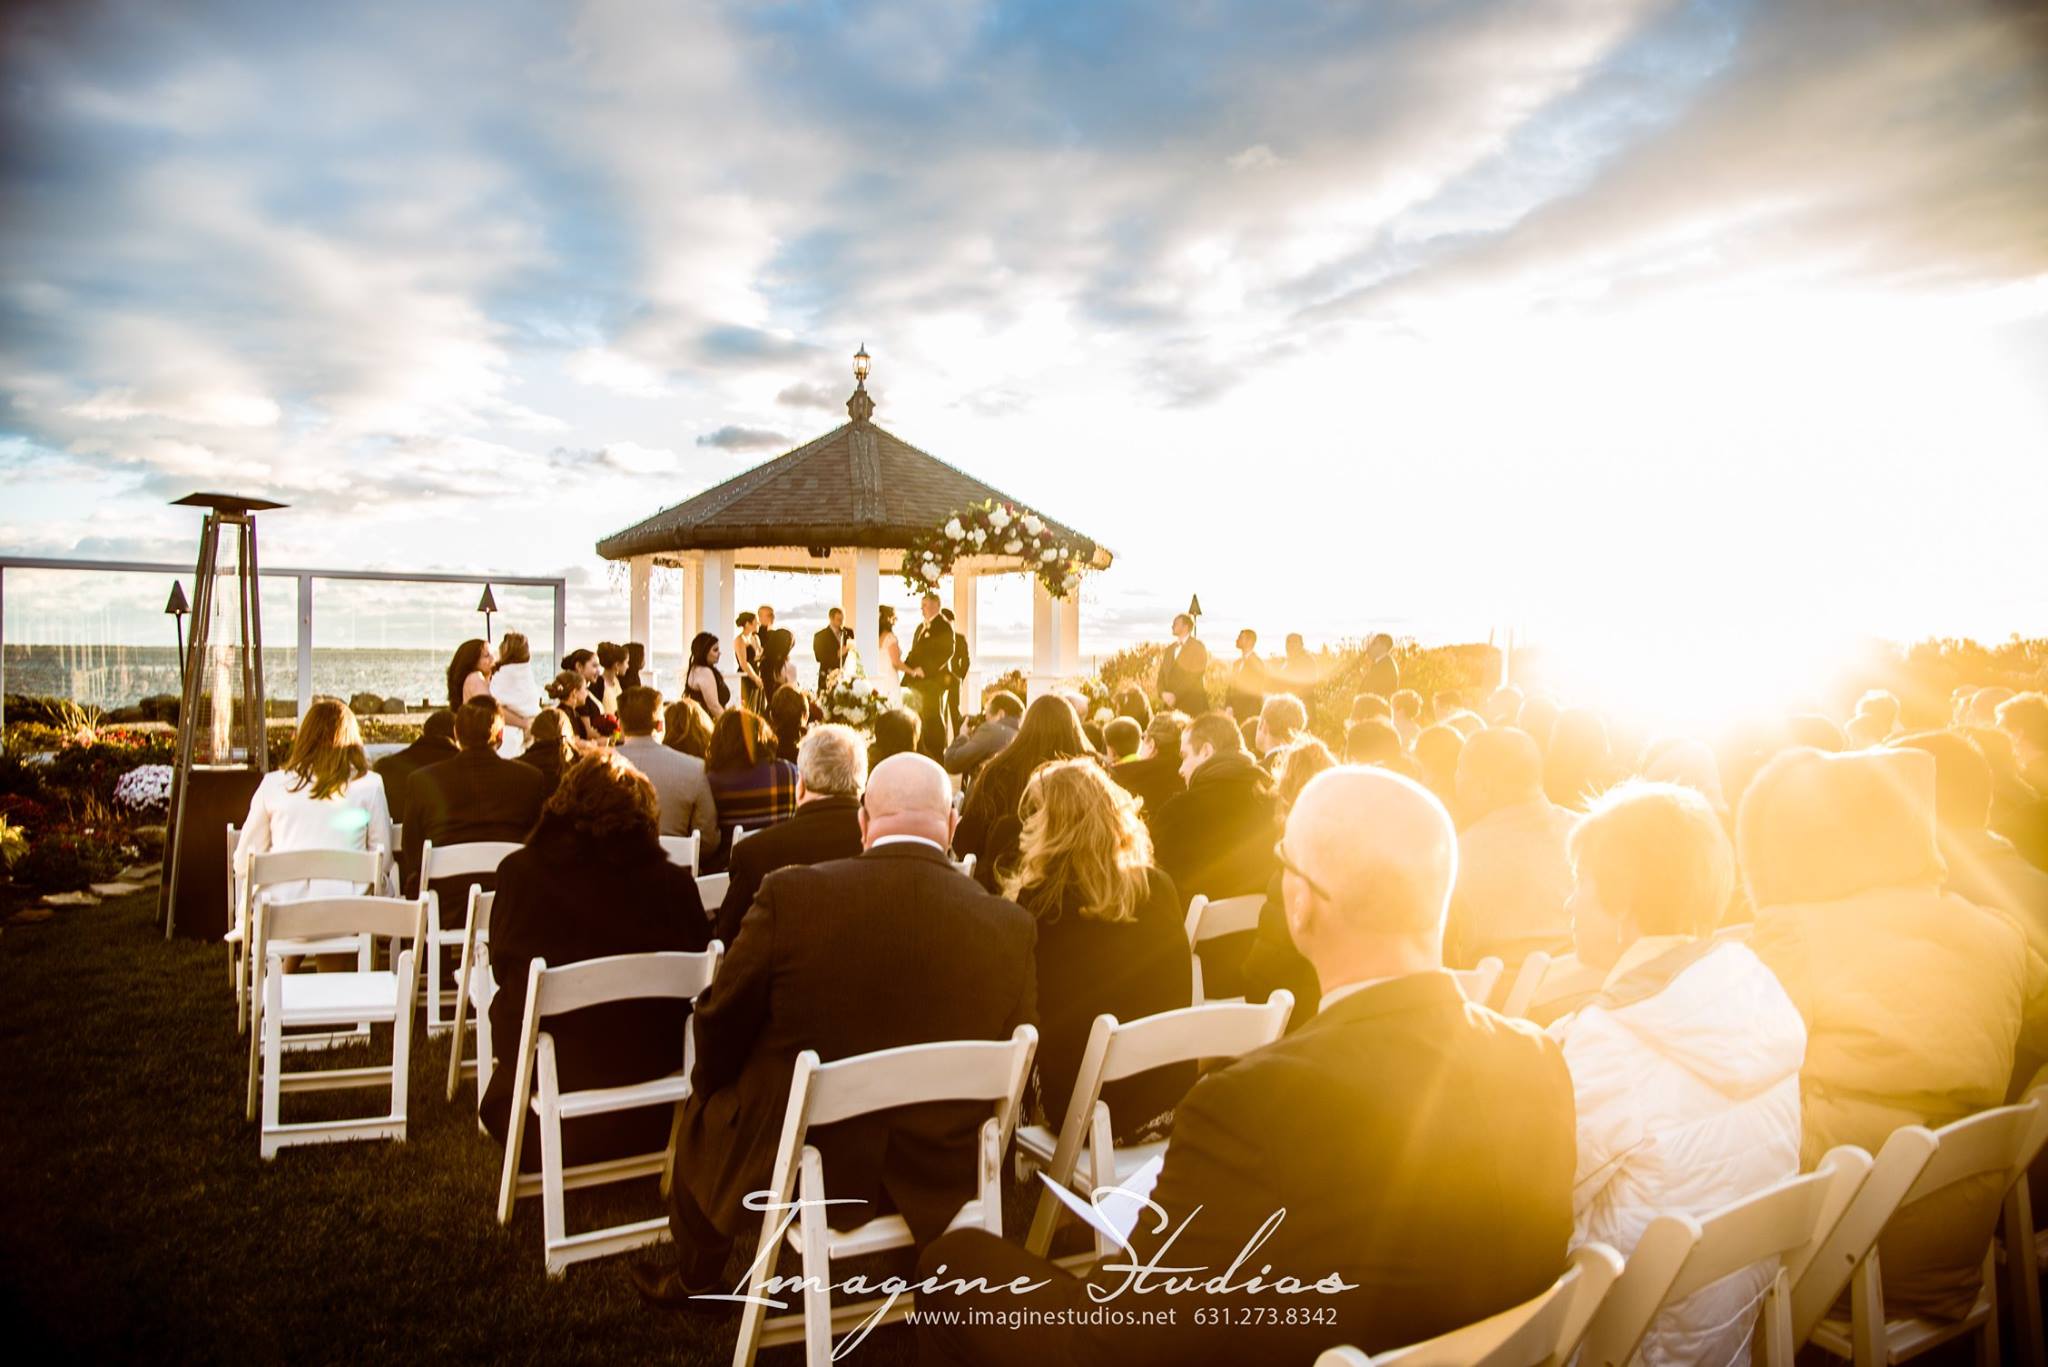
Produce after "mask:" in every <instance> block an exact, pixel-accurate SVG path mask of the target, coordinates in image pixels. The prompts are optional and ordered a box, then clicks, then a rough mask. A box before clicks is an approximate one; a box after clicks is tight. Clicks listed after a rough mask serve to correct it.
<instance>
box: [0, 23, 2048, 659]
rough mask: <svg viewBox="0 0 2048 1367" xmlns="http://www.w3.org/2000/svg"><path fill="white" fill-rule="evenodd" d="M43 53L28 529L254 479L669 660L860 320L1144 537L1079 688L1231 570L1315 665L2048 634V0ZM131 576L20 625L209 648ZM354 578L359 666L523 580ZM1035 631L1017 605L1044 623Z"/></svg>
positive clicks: (839, 367) (299, 550)
mask: <svg viewBox="0 0 2048 1367" xmlns="http://www.w3.org/2000/svg"><path fill="white" fill-rule="evenodd" d="M0 33H4V50H0V71H4V76H5V106H4V109H5V114H4V132H0V490H4V492H0V551H5V552H10V553H16V554H39V555H79V556H92V557H101V558H116V559H147V560H172V561H176V560H189V559H190V558H191V556H192V553H193V552H192V548H193V546H194V544H195V539H196V534H197V519H196V517H194V515H193V514H191V513H190V512H189V511H188V510H183V509H171V508H169V507H167V506H166V505H167V503H168V501H169V500H171V499H173V498H177V497H179V496H181V495H183V494H186V493H188V492H191V491H193V490H194V489H202V488H204V489H213V488H227V489H232V490H236V491H241V492H248V493H257V494H262V495H265V496H268V497H270V498H273V499H276V500H279V501H281V502H284V503H287V504H289V505H290V507H289V508H288V509H286V510H283V511H280V512H276V513H272V514H267V515H265V516H264V518H263V519H262V523H261V525H262V537H263V541H264V556H265V559H266V561H267V562H268V563H271V564H294V565H320V566H337V567H348V568H379V569H399V570H404V569H430V570H443V571H456V572H484V573H488V572H496V573H501V574H529V575H545V576H553V575H560V576H563V577H565V578H566V579H567V580H568V581H569V584H570V594H571V598H570V635H571V637H572V639H573V640H574V641H578V642H591V641H595V640H596V639H599V638H601V637H606V638H614V639H623V637H624V635H625V629H626V611H627V607H626V599H625V592H624V587H623V584H622V582H621V580H620V578H619V576H618V575H617V574H616V573H615V572H612V571H610V570H608V567H607V566H606V565H605V563H604V562H603V561H601V560H600V559H599V558H598V557H597V556H596V554H595V551H594V549H593V545H594V543H595V542H596V541H597V540H598V539H599V538H600V537H602V536H604V535H606V534H608V533H610V532H613V531H616V530H618V529H620V528H622V527H625V526H628V525H630V524H632V523H634V522H636V521H638V520H640V519H641V518H642V517H644V516H646V515H648V514H650V513H652V512H654V511H655V510H656V509H658V508H660V507H663V506H666V505H669V504H672V503H675V502H679V501H681V500H682V499H684V498H687V497H689V496H691V495H692V494H694V493H696V492H698V491H699V490H701V489H703V488H706V487H708V486H709V485H711V484H713V483H716V482H717V481H719V480H722V479H725V478H727V477H729V476H731V475H733V474H736V473H738V472H740V471H741V470H744V469H746V468H748V467H749V466H751V465H753V464H755V463H758V462H759V461H762V460H765V459H768V458H770V457H772V456H774V455H776V454H778V453H779V452H780V451H782V450H785V449H787V448H788V447H790V446H793V445H796V444H798V443H800V442H801V441H804V440H807V439H808V438H810V437H812V436H815V435H818V434H821V433H823V432H824V431H827V430H829V429H830V428H831V427H833V426H835V425H837V423H839V422H841V421H843V420H844V412H843V404H844V401H845V398H846V395H847V393H848V391H849V390H850V388H851V383H850V382H851V376H850V372H849V357H850V355H851V353H852V352H853V351H854V350H855V349H856V348H857V347H859V346H861V345H862V344H863V343H864V344H865V345H866V347H867V349H868V351H869V352H871V353H872V354H873V356H874V358H875V361H874V377H873V380H872V382H871V387H872V388H873V390H874V391H875V394H876V398H877V401H878V412H877V414H876V421H877V422H879V423H881V424H883V425H884V426H886V427H888V428H889V429H890V430H891V431H893V432H895V433H896V434H897V435H899V436H901V437H903V438H905V439H906V440H909V441H911V442H913V443H915V444H917V445H919V446H921V447H923V448H924V449H926V450H929V451H932V452H934V453H936V454H938V455H940V456H941V457H943V458H944V459H946V460H949V461H951V462H952V463H954V464H956V465H958V466H960V467H962V468H964V469H966V470H968V471H970V472H972V473H973V474H975V475H977V476H979V477H981V478H983V479H985V480H987V481H989V482H990V483H992V484H994V485H996V486H997V487H999V488H1001V489H1003V490H1005V491H1007V492H1009V493H1010V494H1012V495H1014V496H1016V497H1017V498H1019V499H1021V500H1023V501H1025V502H1026V503H1028V504H1031V505H1033V506H1036V507H1038V508H1041V509H1043V510H1044V511H1045V512H1047V513H1049V514H1051V515H1053V516H1055V517H1058V518H1060V519H1062V520H1064V521H1066V522H1069V523H1071V524H1073V525H1075V526H1078V527H1080V528H1081V529H1082V530H1083V531H1085V532H1087V533H1089V534H1090V535H1092V536H1094V537H1095V538H1096V539H1097V540H1099V541H1100V542H1102V543H1103V544H1105V545H1107V546H1109V547H1110V548H1111V549H1112V550H1114V551H1115V552H1116V554H1117V562H1116V565H1115V567H1114V568H1113V569H1111V570H1110V571H1109V572H1107V573H1106V574H1104V575H1102V576H1098V577H1095V578H1094V579H1092V580H1091V581H1090V583H1089V586H1088V588H1087V589H1086V591H1085V593H1084V596H1083V607H1082V634H1083V652H1084V655H1093V654H1099V653H1101V652H1104V651H1107V650H1110V649H1113V648H1115V647H1116V646H1118V645H1120V644H1123V643H1125V642H1127V641H1130V640H1134V639H1138V638H1142V637H1153V638H1156V637H1159V636H1161V635H1163V633H1164V627H1165V619H1166V618H1167V617H1168V616H1170V615H1171V613H1172V612H1173V611H1175V610H1177V609H1178V608H1179V607H1181V606H1183V605H1184V604H1185V602H1186V599H1187V597H1188V595H1189V594H1190V593H1199V594H1200V596H1201V598H1202V602H1203V605H1204V607H1205V608H1206V609H1207V613H1208V616H1207V617H1206V618H1205V620H1204V623H1203V626H1204V632H1205V634H1206V635H1211V636H1212V637H1213V636H1225V637H1227V636H1228V635H1230V634H1233V633H1234V632H1235V630H1236V629H1237V628H1238V627H1239V626H1240V625H1251V626H1255V627H1257V628H1259V629H1260V630H1261V631H1262V633H1264V634H1265V635H1266V637H1267V639H1268V640H1269V641H1270V642H1272V643H1273V644H1275V645H1277V643H1278V639H1279V637H1280V636H1281V635H1282V634H1283V633H1285V632H1287V631H1291V630H1299V631H1302V632H1304V633H1305V634H1307V635H1308V637H1309V639H1310V640H1311V641H1312V642H1319V641H1324V640H1334V639H1338V638H1344V637H1355V636H1360V635H1363V634H1364V633H1366V632H1369V631H1373V630H1378V629H1382V628H1384V629H1388V630H1392V631H1394V632H1396V633H1397V634H1403V635H1414V636H1417V637H1419V638H1422V639H1425V640H1443V639H1472V638H1483V636H1484V635H1485V633H1487V632H1489V631H1497V630H1504V629H1505V628H1507V627H1510V626H1512V627H1513V628H1514V629H1515V631H1516V632H1517V634H1518V636H1522V637H1525V638H1533V639H1537V640H1544V641H1555V642H1562V643H1568V644H1570V645H1572V646H1573V647H1574V648H1577V649H1580V650H1583V651H1585V652H1587V653H1588V655H1589V657H1592V656H1597V655H1598V654H1599V652H1601V651H1602V650H1606V651H1610V652H1612V651H1619V650H1630V651H1634V652H1637V653H1638V654H1640V653H1641V651H1642V650H1643V649H1644V648H1645V643H1646V642H1652V641H1661V642H1665V643H1667V644H1668V645H1669V650H1667V651H1666V652H1665V653H1664V654H1663V655H1660V656H1658V657H1657V658H1660V659H1670V660H1672V661H1673V662H1674V663H1675V662H1679V661H1682V660H1683V659H1684V658H1685V652H1686V651H1687V650H1688V649H1689V650H1690V651H1692V652H1694V653H1695V654H1698V653H1699V652H1703V651H1711V652H1716V653H1718V652H1730V651H1755V650H1758V649H1765V648H1775V644H1774V643H1787V642H1791V643H1796V642H1802V641H1803V642H1808V643H1811V642H1814V641H1818V640H1822V639H1834V638H1837V637H1841V636H1845V635H1850V634H1857V633H1877V634H1881V635H1885V636H1889V637H1892V638H1896V639H1905V638H1914V637H1920V636H1926V635H1964V634H1968V635H1976V636H1979V637H1989V638H2003V637H2004V636H2005V635H2006V634H2007V633H2010V632H2014V631H2018V632H2027V633H2034V634H2041V633H2048V555H2044V554H2043V549H2042V544H2041V543H2042V535H2041V533H2042V528H2043V525H2044V516H2043V512H2042V510H2043V509H2044V508H2048V8H2044V7H2042V6H2038V5H2031V4H2021V3H2001V4H1978V3H1968V2H1966V0H1950V2H1949V3H1942V4H1937V5H1929V4H1924V3H1883V2H1881V0H1869V2H1858V3H1848V2H1847V0H1844V2H1843V3H1820V4H1816V3H1797V2H1796V0H1795V2H1792V3H1763V2H1762V0H1755V2H1749V3H1745V2H1743V0H1735V2H1732V3H1722V2H1719V0H1712V2H1707V0H1703V2H1701V3H1683V2H1679V3H1667V2H1664V0H1613V2H1612V3H1585V2H1583V0H1514V2H1513V3H1504V2H1495V3H1483V2H1481V0H1439V2H1437V3H1423V2H1421V0H1413V2H1411V3H1385V4H1340V3H1329V2H1327V0H1324V2H1322V3H1312V4H1293V3H1278V2H1277V0H1262V3H1258V4H1242V5H1233V4H1223V3H1208V2H1205V0H1174V2H1172V3H1158V4H1140V5H1111V4H1102V3H1071V4H1069V3H1051V2H1045V0H1041V2H1040V3H1030V4H999V3H975V2H974V0H905V2H901V3H899V2H897V0H864V2H863V3H859V4H818V5H811V4H749V5H738V4H735V5H728V6H721V5H696V4H679V3H668V4H652V3H639V2H629V0H590V2H587V3H571V2H570V0H478V2H477V3H441V2H437V0H404V2H403V3H390V4H382V3H362V4H349V5H321V6H312V5H276V4H271V3H263V2H262V0H256V2H252V3H198V2H197V0H154V2H153V3H142V2H141V0H133V2H130V3H99V2H97V0H69V2H68V3H63V4H46V5H42V6H37V5H33V4H20V3H17V4H14V5H10V6H8V7H7V9H6V17H5V18H4V20H0ZM102 578H103V579H104V580H105V581H106V582H98V583H87V582H84V581H81V580H79V579H76V578H71V577H66V578H62V579H30V578H29V577H27V576H24V575H21V574H19V573H17V574H16V575H13V576H10V577H9V578H8V580H7V585H8V589H9V592H8V593H7V595H6V611H7V614H8V616H7V623H8V626H7V631H8V638H9V640H12V641H19V640H22V639H25V638H26V635H33V634H35V633H36V632H38V631H41V632H45V633H47V632H59V633H61V632H63V631H67V630H69V631H73V632H80V631H83V632H87V633H91V632H99V633H102V634H116V635H118V634H121V633H123V632H134V633H139V635H138V636H137V639H143V640H155V639H156V638H158V637H160V636H164V635H165V632H164V628H163V626H162V623H161V619H154V620H152V619H151V617H150V614H151V612H153V610H154V609H156V608H157V607H159V606H160V604H161V600H162V595H163V592H164V586H163V585H162V584H161V583H160V582H158V581H157V580H156V579H149V580H147V582H140V581H138V580H133V579H131V578H130V577H129V576H105V577H102ZM114 585H118V586H120V587H118V588H116V587H113V586H114ZM320 595H321V597H320V601H321V602H322V603H323V604H328V605H330V611H328V612H327V613H326V614H324V615H322V616H321V617H320V622H321V627H320V630H321V633H322V642H323V644H325V643H333V644H364V645H375V644H414V643H418V644H439V643H441V642H442V638H443V637H446V636H448V635H449V634H450V633H451V632H454V631H457V630H460V631H462V632H464V633H465V634H466V632H467V631H468V630H469V629H470V628H469V627H468V625H467V624H466V613H467V609H468V607H469V606H471V605H472V604H471V602H470V600H471V599H473V597H474V591H473V590H462V589H453V590H433V591H428V590H423V589H415V590H409V591H406V592H405V593H404V594H403V595H385V596H383V597H378V596H377V595H375V594H374V593H372V592H371V591H368V590H342V589H339V588H336V589H332V590H330V589H329V588H327V587H323V588H322V589H321V590H320ZM351 595H353V596H351ZM740 596H741V598H742V599H743V600H745V601H750V602H751V601H754V600H756V599H757V598H758V599H761V600H768V601H776V602H778V603H779V604H780V605H782V606H783V608H784V611H785V614H786V615H787V614H788V613H790V612H791V611H794V612H795V613H796V614H797V615H798V616H799V618H802V617H803V616H805V615H806V614H807V613H808V612H809V610H810V607H811V605H822V604H823V603H825V602H827V601H831V600H836V597H837V588H836V583H835V582H833V581H827V580H802V579H795V578H791V577H772V576H765V575H763V576H753V575H743V576H742V580H741V586H740ZM888 596H889V595H888V594H885V600H886V599H887V598H888ZM897 596H899V597H900V596H901V595H900V593H899V594H898V595H897ZM672 599H673V595H672V594H670V595H664V596H663V597H662V598H661V600H660V601H659V605H658V611H657V616H656V635H657V641H658V642H663V641H666V640H668V639H670V638H671V637H672V635H673V631H674V623H675V621H676V619H677V611H678V609H677V608H676V606H675V604H674V602H673V601H672ZM444 600H445V601H444ZM429 603H431V605H432V611H431V613H425V610H424V608H423V607H422V605H423V604H429ZM423 613H424V614H425V615H423ZM1028 617H1029V610H1028V599H1027V597H1026V596H1025V594H1024V593H1023V591H1022V587H1021V585H1017V584H1013V585H1006V586H1005V587H1004V588H1002V589H999V590H995V591H992V592H990V593H988V595H987V597H986V598H985V607H984V619H985V623H984V631H985V633H986V634H987V635H988V637H990V638H991V640H992V641H993V648H995V649H998V650H1000V649H1002V648H1004V646H1005V644H1006V643H1007V644H1008V645H1009V646H1010V647H1011V648H1021V645H1020V644H1019V643H1020V642H1021V641H1022V640H1023V639H1024V637H1025V635H1026V634H1027V633H1028ZM429 619H431V620H429ZM288 620H289V619H288V618H287V621H288ZM451 622H460V623H464V625H462V626H461V627H459V628H458V627H455V626H450V625H449V623H451ZM501 624H502V623H501ZM799 624H801V622H800V623H799ZM283 625H284V624H283V623H280V624H279V626H278V627H273V628H272V638H273V639H277V637H278V633H279V631H280V630H281V628H282V627H283ZM536 625H538V624H537V623H536ZM394 633H395V634H396V636H398V637H400V638H403V639H402V640H394V639H393V636H394ZM664 648H665V647H664ZM989 649H991V645H990V644H986V643H985V645H984V650H985V651H987V650H989Z"/></svg>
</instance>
